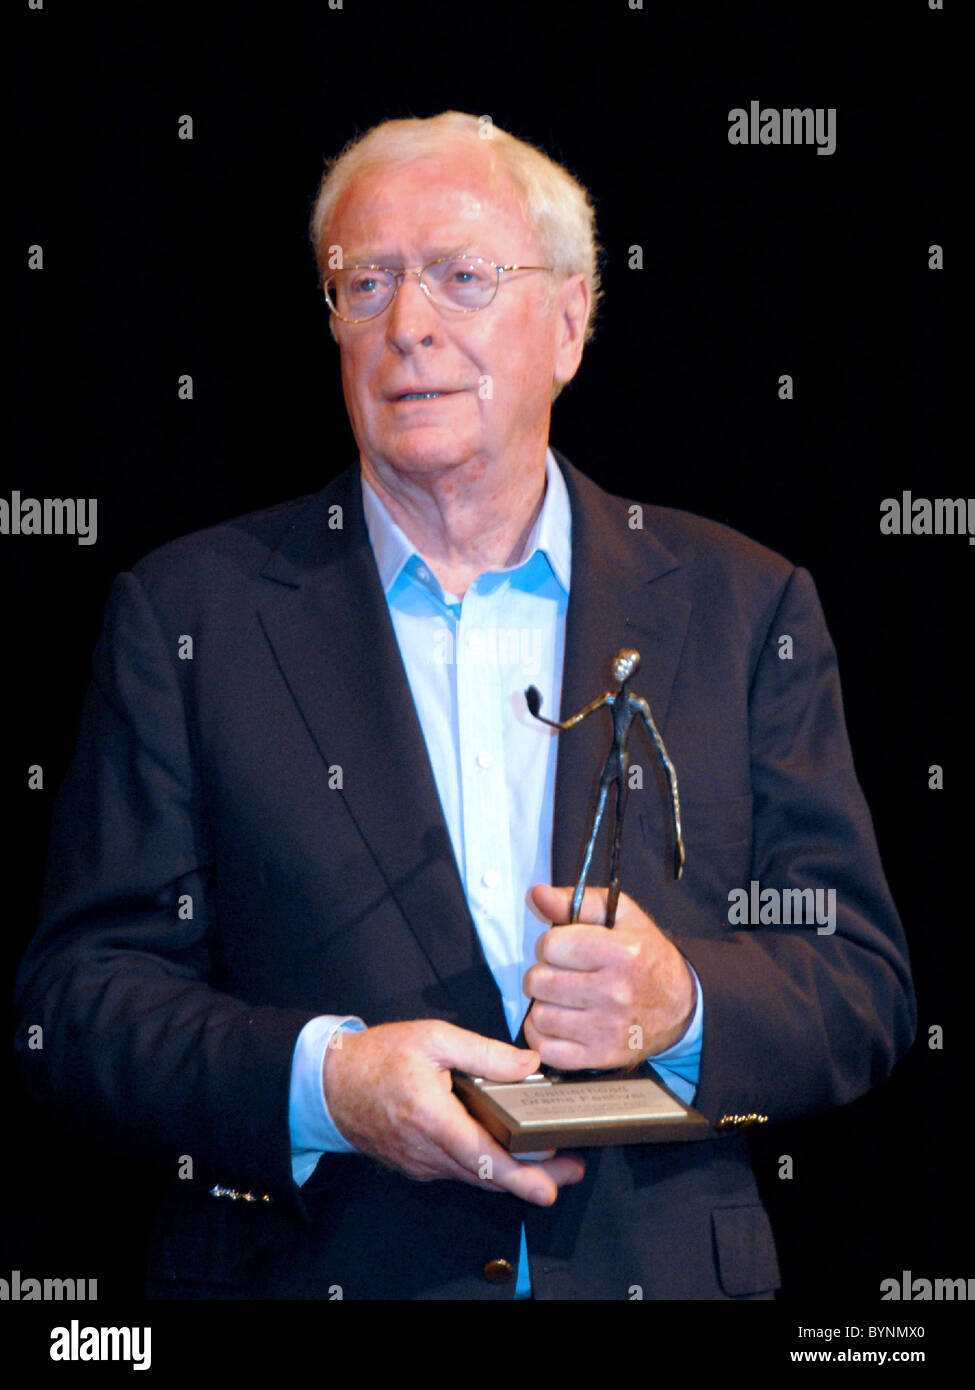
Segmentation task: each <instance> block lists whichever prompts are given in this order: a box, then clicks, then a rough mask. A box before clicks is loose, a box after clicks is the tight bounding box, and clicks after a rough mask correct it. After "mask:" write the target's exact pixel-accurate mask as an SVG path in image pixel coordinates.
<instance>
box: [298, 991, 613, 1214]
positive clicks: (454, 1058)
mask: <svg viewBox="0 0 975 1390" xmlns="http://www.w3.org/2000/svg"><path fill="white" fill-rule="evenodd" d="M454 1067H455V1068H457V1069H458V1070H459V1071H466V1072H471V1073H472V1074H473V1075H475V1076H484V1077H487V1078H488V1079H489V1080H491V1081H522V1080H524V1078H525V1077H526V1076H530V1075H531V1073H532V1072H533V1071H537V1069H538V1057H537V1055H536V1054H535V1053H534V1052H530V1051H528V1050H526V1049H524V1048H517V1047H512V1046H511V1045H510V1044H508V1043H503V1042H496V1041H495V1040H494V1039H492V1038H484V1037H481V1035H480V1034H479V1033H471V1032H468V1031H467V1030H466V1029H464V1028H456V1027H455V1026H454V1025H453V1024H452V1023H444V1022H442V1021H440V1020H438V1019H426V1020H418V1021H416V1022H413V1023H383V1024H379V1025H378V1026H377V1027H375V1028H367V1029H366V1030H365V1031H364V1032H361V1033H344V1034H342V1035H341V1045H340V1046H335V1047H329V1048H327V1049H326V1052H325V1064H324V1067H323V1068H322V1079H323V1084H324V1087H325V1100H326V1103H327V1105H328V1109H329V1113H330V1115H331V1116H332V1119H333V1120H334V1122H335V1124H336V1126H337V1127H338V1130H339V1133H340V1134H342V1135H344V1136H345V1138H346V1139H347V1140H348V1141H349V1143H350V1144H354V1145H355V1147H356V1148H357V1149H358V1150H359V1151H360V1152H361V1153H365V1154H369V1155H371V1157H373V1158H378V1159H379V1160H380V1161H381V1162H383V1163H386V1164H389V1165H390V1167H393V1168H397V1169H399V1171H400V1172H402V1173H406V1174H407V1176H408V1177H411V1178H417V1179H419V1180H420V1181H421V1182H429V1181H431V1180H432V1179H433V1178H456V1179H458V1181H460V1182H466V1183H470V1184H471V1185H472V1186H474V1187H484V1188H487V1189H489V1190H490V1191H493V1192H511V1193H513V1194H514V1195H515V1196H516V1197H521V1198H523V1199H524V1200H525V1201H526V1202H534V1203H535V1204H536V1205H537V1206H540V1207H549V1206H551V1205H552V1203H553V1202H554V1201H555V1199H556V1197H557V1196H558V1193H559V1188H560V1187H561V1186H562V1185H563V1184H570V1183H576V1182H578V1181H579V1180H580V1179H581V1178H582V1177H583V1175H584V1174H585V1171H586V1169H585V1164H584V1163H583V1162H582V1160H581V1159H578V1158H568V1157H563V1158H556V1157H548V1158H545V1159H543V1161H541V1162H537V1163H526V1162H523V1161H520V1160H519V1159H517V1158H515V1157H513V1156H512V1155H511V1154H509V1153H508V1152H507V1151H506V1150H505V1149H503V1148H502V1147H501V1145H500V1144H498V1143H497V1142H496V1141H495V1140H494V1139H492V1138H491V1136H490V1134H488V1132H487V1130H486V1129H484V1128H483V1127H482V1126H481V1125H479V1124H478V1122H477V1121H476V1120H475V1119H474V1117H473V1116H472V1115H470V1114H468V1112H467V1111H466V1110H465V1109H464V1107H463V1105H462V1104H461V1102H460V1101H459V1100H458V1099H457V1097H456V1096H455V1095H454V1093H453V1089H452V1082H451V1077H450V1071H451V1068H454Z"/></svg>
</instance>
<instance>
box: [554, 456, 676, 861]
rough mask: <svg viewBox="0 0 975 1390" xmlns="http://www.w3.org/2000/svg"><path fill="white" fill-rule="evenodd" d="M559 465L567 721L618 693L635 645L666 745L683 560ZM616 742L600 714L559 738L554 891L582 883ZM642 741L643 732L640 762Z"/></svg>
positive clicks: (617, 503)
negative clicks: (616, 685) (599, 789)
mask: <svg viewBox="0 0 975 1390" xmlns="http://www.w3.org/2000/svg"><path fill="white" fill-rule="evenodd" d="M556 457H557V458H558V461H559V464H560V466H561V468H562V472H563V474H564V476H565V480H566V486H567V487H568V491H569V500H570V503H571V507H572V581H571V590H570V594H569V608H568V615H567V619H566V640H565V664H564V671H563V676H562V710H561V717H562V718H563V719H564V718H566V717H567V716H569V715H570V714H574V713H575V712H576V711H577V710H579V709H581V708H582V706H583V705H585V704H587V703H588V702H589V701H590V700H592V699H594V698H595V697H596V696H597V695H599V694H600V693H601V692H602V691H604V690H608V689H611V688H612V677H611V675H610V670H609V666H610V662H611V660H612V658H613V657H614V656H615V655H616V653H617V651H619V649H620V648H621V647H636V649H637V650H638V651H639V653H640V656H641V659H642V660H641V666H640V671H639V675H638V677H637V678H634V691H635V693H636V694H639V695H644V696H646V698H647V699H648V700H649V702H650V708H651V710H652V711H653V717H654V720H655V721H656V724H657V727H658V728H659V729H660V732H661V734H662V735H663V737H664V739H666V723H667V713H668V708H669V704H670V692H671V689H672V687H673V683H674V677H675V675H676V673H677V667H678V664H679V662H680V654H681V650H682V648H683V645H684V638H685V635H686V632H687V624H688V621H689V619H690V613H691V605H690V603H689V602H688V601H687V600H686V599H684V598H682V597H681V596H680V595H679V594H678V593H676V592H675V589H676V585H675V583H674V582H673V581H674V580H675V579H676V571H677V570H678V569H679V562H678V561H677V559H676V558H675V557H674V556H673V555H672V554H671V552H670V551H669V550H668V549H667V547H666V546H664V545H663V544H662V542H660V541H659V540H657V538H656V537H655V536H654V535H653V533H652V532H651V531H649V530H647V529H637V530H633V529H631V528H630V526H629V524H628V521H629V513H628V511H627V508H626V505H625V504H624V503H623V502H622V501H621V500H620V499H619V498H614V497H611V496H610V495H609V494H607V493H605V492H603V491H602V489H601V488H599V487H597V486H596V485H595V483H593V482H591V481H590V480H589V479H588V478H586V477H585V475H584V474H582V473H580V472H578V470H577V469H575V468H573V467H572V465H571V464H570V463H569V462H568V460H567V459H565V458H564V457H563V456H562V455H561V454H558V453H556ZM649 510H650V509H649V508H643V512H644V513H646V512H647V511H649ZM609 738H610V727H609V718H608V716H607V715H606V714H605V713H604V712H602V711H601V712H600V713H599V714H596V715H594V716H592V717H591V718H589V719H586V720H584V721H583V722H582V723H581V724H578V725H577V726H576V727H575V728H574V729H572V730H571V731H570V732H568V733H566V734H561V735H560V736H559V751H558V762H557V767H556V780H555V830H554V836H553V845H552V875H553V882H555V883H556V884H561V885H566V884H571V883H574V882H575V879H576V876H577V874H578V872H579V866H580V861H581V854H582V847H583V845H584V844H585V840H586V837H587V836H588V834H589V825H590V820H591V817H592V811H593V805H594V801H595V795H596V786H597V783H598V780H599V773H600V771H601V770H602V766H603V762H604V761H605V758H606V752H607V749H608V746H609ZM641 738H642V734H641V732H640V731H639V730H635V731H634V737H633V744H632V749H631V756H633V757H634V760H636V756H637V755H636V749H637V748H638V747H642V744H641V743H640V742H639V740H640V739H641Z"/></svg>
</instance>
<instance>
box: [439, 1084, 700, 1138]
mask: <svg viewBox="0 0 975 1390" xmlns="http://www.w3.org/2000/svg"><path fill="white" fill-rule="evenodd" d="M578 1077H579V1073H578V1072H577V1073H569V1074H561V1073H559V1072H550V1073H545V1072H536V1073H535V1074H534V1076H529V1077H528V1078H527V1079H526V1080H525V1081H517V1082H514V1083H505V1082H497V1081H487V1080H485V1079H484V1078H483V1077H479V1076H468V1075H466V1074H465V1073H463V1072H454V1074H453V1080H454V1090H455V1091H456V1092H457V1094H458V1096H459V1097H460V1099H461V1100H462V1101H463V1103H464V1105H466V1107H467V1109H468V1110H469V1111H470V1112H471V1114H472V1115H473V1116H474V1118H475V1119H476V1120H478V1121H479V1122H480V1123H481V1124H482V1125H483V1126H484V1128H485V1129H486V1130H487V1131H488V1133H489V1134H490V1135H492V1136H493V1137H494V1138H495V1139H497V1141H498V1143H499V1144H501V1145H502V1146H503V1147H504V1148H506V1149H507V1150H508V1151H509V1152H510V1153H513V1154H518V1153H539V1152H543V1151H545V1150H546V1149H580V1148H582V1149H584V1148H597V1147H602V1146H605V1145H608V1144H653V1143H674V1142H679V1141H683V1140H687V1139H708V1138H711V1137H712V1136H713V1130H712V1129H711V1126H710V1125H709V1124H708V1122H707V1120H706V1119H705V1118H704V1116H703V1115H700V1114H699V1113H698V1112H697V1111H696V1110H692V1109H691V1108H690V1106H687V1105H685V1104H684V1103H683V1101H681V1100H678V1098H677V1097H676V1096H675V1095H674V1094H673V1093H672V1092H671V1091H669V1090H668V1089H667V1087H666V1086H664V1085H663V1084H662V1083H661V1082H660V1081H658V1080H653V1079H652V1078H650V1077H648V1076H637V1075H634V1073H632V1072H602V1073H599V1074H598V1075H596V1076H594V1075H593V1074H592V1073H589V1074H586V1076H585V1079H583V1080H579V1079H578Z"/></svg>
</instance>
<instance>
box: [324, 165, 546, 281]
mask: <svg viewBox="0 0 975 1390" xmlns="http://www.w3.org/2000/svg"><path fill="white" fill-rule="evenodd" d="M478 166H479V161H478V162H475V163H474V166H473V168H472V167H466V168H465V167H464V166H463V164H458V163H455V164H454V165H453V167H451V165H450V164H446V165H445V164H444V163H443V162H441V161H438V160H426V161H424V160H418V161H417V162H416V163H415V164H410V165H406V166H405V167H398V168H395V169H392V170H390V169H387V170H385V171H383V170H376V169H372V170H369V171H367V172H366V173H365V174H363V176H362V177H361V178H360V179H358V180H357V181H356V182H355V183H354V184H353V185H352V187H351V188H350V189H349V190H348V192H347V193H346V194H345V196H344V197H343V198H342V199H341V201H340V202H339V205H338V207H337V208H336V212H335V217H334V218H333V221H332V228H331V231H330V236H329V240H330V241H332V242H335V241H336V240H340V241H341V242H342V244H343V251H344V252H345V254H346V255H347V256H349V257H350V258H355V259H358V258H359V255H360V253H361V254H365V253H366V252H370V253H378V252H379V251H381V250H383V249H384V248H385V249H387V250H388V251H389V252H390V253H392V252H394V251H396V250H397V249H398V248H399V247H400V246H401V245H404V244H407V243H408V244H409V245H410V246H411V247H413V248H414V249H415V250H417V251H420V252H422V253H423V254H424V255H429V256H434V257H436V256H438V255H449V254H452V253H453V252H454V251H459V250H464V249H467V247H468V246H469V245H470V244H471V243H472V242H473V241H481V240H483V237H484V236H487V237H489V238H490V237H491V236H492V235H494V236H499V235H500V236H504V237H505V238H506V240H507V239H510V238H511V237H512V236H516V237H518V238H519V239H524V238H525V237H528V238H530V239H531V240H534V237H533V236H532V229H531V227H530V226H529V225H528V224H527V223H526V221H525V219H524V215H523V213H522V211H521V207H520V204H519V201H518V196H517V193H516V190H515V188H514V186H513V185H512V183H511V181H510V180H509V179H506V178H498V177H491V176H490V174H489V172H488V171H487V170H486V169H484V167H483V166H481V167H478ZM478 249H480V250H482V251H483V250H484V247H483V246H481V247H479V248H478ZM489 249H490V248H489Z"/></svg>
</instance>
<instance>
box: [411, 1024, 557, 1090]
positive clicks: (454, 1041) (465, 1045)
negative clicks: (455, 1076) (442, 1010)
mask: <svg viewBox="0 0 975 1390" xmlns="http://www.w3.org/2000/svg"><path fill="white" fill-rule="evenodd" d="M428 1049H429V1050H428V1055H429V1056H430V1058H431V1060H433V1061H435V1062H438V1063H439V1064H440V1066H442V1067H445V1068H447V1069H451V1070H452V1069H456V1070H457V1071H466V1072H470V1074H471V1075H472V1076H483V1077H486V1078H487V1079H488V1080H489V1081H523V1080H524V1079H525V1077H526V1076H531V1074H532V1072H534V1071H537V1070H538V1068H539V1065H540V1058H539V1056H538V1053H537V1052H532V1050H531V1049H530V1048H524V1047H513V1046H512V1045H511V1043H506V1042H500V1041H499V1040H498V1039H497V1038H485V1037H483V1036H482V1035H481V1034H480V1033H472V1032H471V1031H470V1030H469V1029H467V1028H457V1027H455V1026H454V1025H453V1024H451V1023H445V1024H443V1025H442V1027H441V1028H438V1029H437V1030H436V1031H435V1033H434V1034H432V1036H431V1039H430V1042H429V1044H428Z"/></svg>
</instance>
